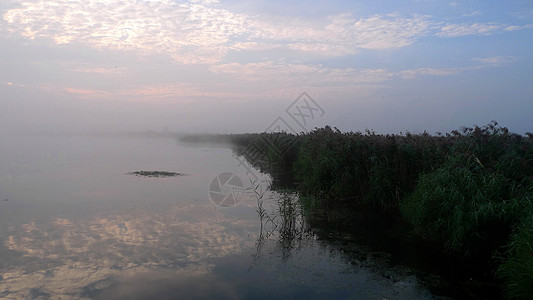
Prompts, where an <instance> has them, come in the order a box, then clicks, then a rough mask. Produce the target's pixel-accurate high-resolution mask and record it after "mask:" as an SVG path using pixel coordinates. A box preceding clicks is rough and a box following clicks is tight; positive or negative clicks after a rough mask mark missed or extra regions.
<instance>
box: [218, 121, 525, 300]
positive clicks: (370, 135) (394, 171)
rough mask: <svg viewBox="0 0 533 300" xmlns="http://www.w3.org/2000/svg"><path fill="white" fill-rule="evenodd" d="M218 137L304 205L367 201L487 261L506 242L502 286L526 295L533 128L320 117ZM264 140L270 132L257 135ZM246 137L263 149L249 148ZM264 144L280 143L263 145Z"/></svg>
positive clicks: (332, 207)
mask: <svg viewBox="0 0 533 300" xmlns="http://www.w3.org/2000/svg"><path fill="white" fill-rule="evenodd" d="M280 137H282V138H280ZM224 138H225V139H227V140H229V141H230V142H231V143H232V144H233V145H234V151H235V152H236V154H237V155H242V156H244V157H245V158H246V159H247V160H248V161H249V162H250V163H252V164H253V165H254V166H256V167H258V168H259V169H261V170H262V171H265V172H267V173H269V174H271V175H272V176H273V179H274V181H275V180H276V177H277V176H279V175H276V174H285V173H287V174H289V175H291V176H292V177H293V179H295V186H296V188H297V191H298V194H299V196H300V197H299V199H300V201H301V202H303V203H302V204H303V206H304V207H305V208H306V209H308V210H311V211H312V213H318V214H326V215H328V214H330V213H332V212H335V211H338V210H344V211H350V210H351V209H357V205H356V204H358V203H364V204H370V205H372V206H375V207H380V208H381V209H384V210H385V211H388V212H390V213H392V214H394V215H395V216H398V217H399V218H402V219H403V220H404V221H407V222H408V223H410V224H411V225H412V227H413V231H414V233H415V234H416V235H418V236H419V237H420V238H422V239H427V240H433V241H435V242H437V243H438V244H441V245H442V246H444V247H445V248H446V249H447V250H448V251H450V252H453V253H457V254H459V253H462V254H463V255H465V257H470V258H476V259H478V260H483V261H487V264H488V263H489V261H493V257H494V256H497V253H499V252H501V251H505V249H508V250H507V251H506V252H505V254H503V255H499V256H500V258H499V260H498V261H499V263H500V267H499V268H498V267H495V268H494V269H493V271H496V269H498V275H499V276H500V278H502V279H503V281H504V282H505V287H504V289H505V291H506V296H507V297H509V298H524V299H526V298H527V299H531V296H533V291H532V290H531V287H532V286H533V282H532V281H531V280H532V279H533V276H532V274H533V259H532V258H533V252H531V249H532V248H531V245H533V241H532V240H531V238H532V234H531V232H532V230H531V228H533V226H531V223H532V222H531V217H530V216H533V134H529V133H528V134H526V136H521V135H518V134H513V133H510V132H509V131H508V130H507V128H505V127H501V126H498V124H497V123H496V122H494V121H493V122H491V123H489V124H488V125H486V126H483V127H478V126H475V127H474V128H462V129H461V130H454V131H451V132H450V133H447V134H445V135H442V134H440V133H438V134H437V135H436V136H432V135H429V134H427V133H426V132H424V133H423V134H410V133H407V134H405V135H403V134H400V135H394V134H393V135H382V134H376V133H374V132H373V131H370V130H367V131H366V132H365V133H361V132H348V133H342V132H340V131H339V130H338V129H336V128H331V127H329V126H326V127H324V128H318V129H315V130H314V131H311V132H309V133H301V134H298V135H291V134H287V133H278V134H277V135H273V134H266V133H263V134H244V135H229V136H225V137H224ZM270 140H273V141H275V142H274V143H273V142H270V143H267V142H265V141H270ZM287 140H288V141H291V142H290V147H285V145H286V144H287V143H285V142H284V141H287ZM249 145H254V149H255V150H257V151H259V152H260V154H261V155H257V153H256V152H254V154H256V155H255V156H259V157H262V158H265V157H266V158H267V159H254V157H248V156H247V155H246V151H245V150H246V149H247V147H249ZM284 147H285V148H284ZM272 149H274V150H275V149H288V150H286V151H284V152H281V153H279V152H278V153H277V154H276V155H271V153H272V152H275V151H272ZM261 151H262V152H261ZM265 160H266V161H267V162H268V164H262V162H263V161H265ZM280 170H281V171H284V170H290V172H285V173H284V172H280ZM502 249H503V250H502ZM502 256H503V257H502Z"/></svg>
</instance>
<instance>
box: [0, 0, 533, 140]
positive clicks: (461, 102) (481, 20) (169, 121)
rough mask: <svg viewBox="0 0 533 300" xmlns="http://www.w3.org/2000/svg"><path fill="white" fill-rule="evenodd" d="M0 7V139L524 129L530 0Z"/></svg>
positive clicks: (18, 3)
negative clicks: (331, 129)
mask: <svg viewBox="0 0 533 300" xmlns="http://www.w3.org/2000/svg"><path fill="white" fill-rule="evenodd" d="M0 15H1V18H0V126H1V129H0V133H2V132H11V131H14V132H53V131H69V132H87V131H144V130H154V131H163V130H169V131H174V132H194V133H198V132H211V133H230V132H235V133H240V132H261V131H268V130H273V129H272V128H278V129H279V128H283V126H284V125H283V126H278V125H279V124H285V125H287V128H291V129H293V130H294V131H305V130H311V129H313V128H314V127H321V126H324V125H326V124H329V125H331V126H335V127H338V128H339V129H341V130H343V131H364V130H365V129H373V130H375V131H376V132H379V133H400V132H407V131H409V132H415V133H416V132H423V131H424V130H427V131H428V132H429V133H435V132H437V131H439V132H448V131H450V130H453V129H458V128H460V127H461V126H473V125H485V124H487V123H489V122H490V121H492V120H496V121H498V122H499V123H500V125H503V126H506V127H508V128H509V129H510V130H511V131H513V132H517V133H525V132H532V131H533V1H530V0H516V1H490V0H488V1H477V0H468V1H467V0H465V1H431V0H398V1H380V0H372V1H341V0H330V1H296V0H294V1H278V0H273V1H272V0H271V1H259V0H251V1H234V0H218V1H217V0H190V1H178V0H84V1H77V0H49V1H44V0H41V1H38V0H2V1H0ZM304 92H305V93H306V94H304V97H303V98H301V97H300V95H302V93H304ZM299 97H300V98H299ZM298 101H300V102H298ZM302 101H306V102H305V104H306V105H307V106H306V105H303V104H302V103H304V102H302ZM300 104H302V105H300ZM311 106H312V107H314V112H315V114H313V112H312V111H311V110H309V109H308V111H307V115H306V116H308V117H309V116H311V115H312V116H311V117H310V118H307V122H304V123H302V122H298V118H294V117H295V114H294V110H292V111H291V107H292V108H296V109H297V110H298V108H300V110H298V111H299V112H300V113H301V112H302V110H301V108H302V107H303V108H305V107H311ZM280 120H281V122H280ZM302 121H303V117H302ZM276 122H277V123H276Z"/></svg>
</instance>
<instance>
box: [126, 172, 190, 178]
mask: <svg viewBox="0 0 533 300" xmlns="http://www.w3.org/2000/svg"><path fill="white" fill-rule="evenodd" d="M128 175H135V176H139V177H155V178H159V177H176V176H183V175H185V174H183V173H177V172H168V171H135V172H130V173H128Z"/></svg>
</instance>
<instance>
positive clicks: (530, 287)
mask: <svg viewBox="0 0 533 300" xmlns="http://www.w3.org/2000/svg"><path fill="white" fill-rule="evenodd" d="M498 275H499V276H500V277H501V278H502V279H503V280H504V292H505V296H506V297H507V298H508V299H531V298H532V296H533V216H529V217H528V218H527V219H526V221H525V222H524V223H523V224H521V225H520V226H519V227H517V229H516V231H515V232H514V233H513V234H512V236H511V242H510V244H509V245H508V246H507V252H506V257H505V258H504V259H503V263H502V264H501V265H500V267H499V268H498Z"/></svg>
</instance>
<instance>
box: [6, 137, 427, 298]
mask: <svg viewBox="0 0 533 300" xmlns="http://www.w3.org/2000/svg"><path fill="white" fill-rule="evenodd" d="M137 170H166V171H174V172H180V173H185V174H187V175H185V176H180V177H171V178H143V177H136V176H131V175H127V173H128V172H132V171H137ZM223 172H229V173H234V174H236V175H237V176H238V177H239V178H241V179H242V182H243V183H244V185H245V187H247V186H250V181H249V176H247V175H246V174H245V170H244V169H243V168H242V167H241V166H239V163H238V161H237V160H236V159H235V157H234V156H233V154H232V152H231V150H229V149H225V148H215V147H207V146H205V147H190V146H186V145H182V144H179V143H178V142H177V141H176V140H175V139H172V138H155V137H152V138H148V137H140V136H139V137H132V136H130V137H126V136H123V137H119V136H114V137H112V136H107V137H106V136H64V135H63V136H60V135H57V136H17V137H14V136H5V137H2V144H1V148H0V200H1V201H0V257H1V258H2V259H1V260H0V275H1V277H0V297H1V298H6V299H11V298H13V299H21V298H28V299H32V298H33V299H71V298H72V299H79V298H87V299H206V298H208V299H270V298H292V299H299V298H305V299H326V298H329V299H432V298H433V296H432V295H431V294H430V292H429V291H428V290H427V289H425V288H424V287H423V286H422V285H421V284H420V283H419V282H418V281H417V278H416V277H415V276H414V275H413V274H412V273H410V272H407V271H405V269H402V268H397V267H390V266H389V265H387V259H386V255H381V254H379V253H372V252H369V251H368V250H365V249H364V247H362V246H361V247H358V246H357V245H353V247H352V250H351V251H346V248H345V247H344V248H342V247H339V246H336V245H335V243H329V242H326V241H324V240H323V239H321V238H318V235H317V234H315V233H314V232H315V231H314V230H315V229H313V230H308V229H309V228H306V226H305V224H304V223H302V222H303V221H302V219H301V218H300V217H296V218H295V219H294V220H296V223H295V224H296V225H298V226H295V228H293V229H294V230H293V229H291V230H292V231H294V232H292V231H291V232H292V233H290V232H289V233H288V232H287V231H286V230H285V229H286V228H285V229H283V230H285V231H283V230H282V227H283V226H282V224H281V223H280V222H281V220H282V219H283V216H279V213H278V206H277V205H278V204H277V203H278V200H279V195H275V194H272V193H266V194H268V196H265V202H264V203H263V207H264V209H265V212H266V214H267V216H268V218H266V219H265V218H264V217H263V219H261V218H260V217H259V215H258V212H257V207H258V206H257V200H256V198H255V197H253V196H252V194H251V193H244V195H243V198H242V200H241V202H240V203H239V205H237V206H235V207H228V208H221V207H218V206H216V205H215V204H214V203H213V202H212V201H211V200H210V196H209V188H210V183H211V181H212V180H213V178H215V177H216V176H217V175H218V174H220V173H223ZM269 220H271V221H270V222H269ZM261 224H263V226H261ZM299 225H301V226H300V227H299ZM316 230H318V229H316Z"/></svg>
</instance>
